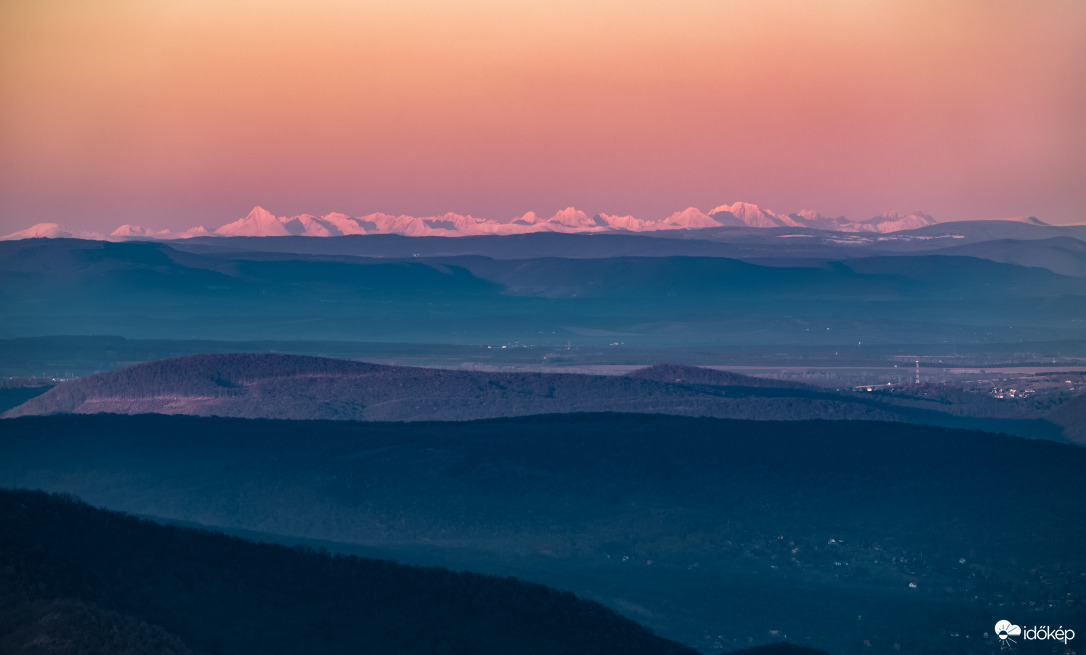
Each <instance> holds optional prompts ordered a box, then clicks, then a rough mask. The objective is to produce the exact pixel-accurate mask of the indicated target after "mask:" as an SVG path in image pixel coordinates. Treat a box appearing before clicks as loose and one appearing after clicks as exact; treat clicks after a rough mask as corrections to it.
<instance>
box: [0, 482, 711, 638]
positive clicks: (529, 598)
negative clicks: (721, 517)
mask: <svg viewBox="0 0 1086 655" xmlns="http://www.w3.org/2000/svg"><path fill="white" fill-rule="evenodd" d="M0 651H3V652H5V653H12V654H15V653H19V654H24V653H25V654H29V653H46V652H49V653H56V652H61V653H83V654H86V653H101V654H102V655H106V654H107V653H109V654H115V653H151V652H157V653H166V652H174V653H178V654H179V655H181V654H183V653H189V652H195V653H206V654H208V655H210V654H213V653H223V654H226V653H229V654H231V655H244V654H246V653H252V654H253V655H272V654H275V653H283V654H287V653H291V654H294V653H312V654H314V655H317V654H321V653H352V654H353V653H373V654H382V653H388V654H390V655H391V654H393V653H395V654H397V655H399V654H410V653H420V654H422V653H433V654H445V653H449V654H452V653H458V654H464V655H467V654H470V653H479V654H480V655H484V654H485V655H491V654H497V653H510V654H513V653H518V654H520V653H527V654H532V653H538V654H539V655H560V654H567V655H581V654H583V653H600V654H604V653H614V654H615V655H694V651H692V650H691V649H689V648H686V647H683V646H680V645H679V644H676V643H674V642H669V641H667V640H664V639H661V638H659V637H655V636H653V635H652V634H651V633H649V632H648V631H647V630H645V629H644V628H642V627H641V626H638V625H637V624H635V623H634V622H632V621H630V620H628V619H624V618H622V617H620V616H618V615H616V614H615V613H613V612H611V611H610V610H607V609H605V608H604V607H603V606H601V605H599V604H597V603H593V602H589V601H584V600H580V599H578V598H576V597H574V596H573V595H572V594H570V593H566V592H560V591H555V590H553V589H548V588H546V587H543V586H540V585H533V584H526V583H523V582H520V581H517V580H514V579H512V578H496V577H490V576H484V575H479V574H471V573H454V572H451V571H447V570H442V569H436V568H414V567H407V566H402V565H398V564H395V563H392V562H387V561H380V560H369V559H360V558H357V557H352V556H346V557H344V556H338V555H337V556H332V555H329V554H327V553H317V552H313V551H302V550H297V549H289V548H286V547H283V546H277V545H269V544H255V543H250V542H246V541H243V540H240V539H237V538H232V537H227V536H225V535H221V534H215V533H210V532H200V531H194V530H189V529H182V528H178V527H173V526H162V525H158V524H155V523H151V522H149V521H143V520H140V519H137V518H134V517H131V516H125V515H122V514H117V513H114V512H108V511H104V510H100V509H94V508H92V507H90V506H88V505H85V504H82V503H79V502H76V501H74V500H71V499H68V498H62V497H57V496H49V495H47V494H44V493H40V492H30V491H10V490H0Z"/></svg>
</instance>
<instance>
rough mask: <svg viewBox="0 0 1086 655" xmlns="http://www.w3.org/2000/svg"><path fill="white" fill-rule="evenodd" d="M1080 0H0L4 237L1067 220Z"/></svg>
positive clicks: (1082, 127)
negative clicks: (527, 219) (800, 214)
mask: <svg viewBox="0 0 1086 655" xmlns="http://www.w3.org/2000/svg"><path fill="white" fill-rule="evenodd" d="M1084 82H1086V2H1081V1H1080V0H1051V1H1050V0H1032V1H1023V2H999V1H980V0H978V1H976V2H973V1H962V2H955V1H953V0H949V1H935V0H931V1H915V2H910V1H908V0H894V1H879V0H852V1H845V0H840V1H824V2H812V1H809V0H671V1H670V2H646V1H638V0H623V1H621V2H620V1H617V0H615V1H612V0H581V1H580V2H575V1H571V0H545V1H539V2H535V1H532V0H529V1H523V0H466V1H460V2H436V1H434V0H428V1H423V0H419V1H410V0H407V1H405V0H395V1H394V0H387V1H386V0H373V1H368V2H359V1H348V0H325V1H313V0H311V1H310V2H305V3H303V2H288V1H284V0H271V1H269V0H262V1H259V2H258V1H252V2H229V1H223V0H220V1H213V0H188V1H186V2H183V3H172V2H171V3H166V2H147V1H146V0H95V1H94V2H86V1H85V0H7V1H6V2H3V3H0V233H4V232H7V231H13V230H16V229H21V228H23V227H26V226H28V225H30V224H32V223H36V222H42V221H52V222H60V223H64V224H66V225H68V226H69V227H74V228H83V229H99V230H101V229H112V228H113V227H115V226H116V225H118V224H120V223H129V222H131V223H139V224H142V225H145V226H148V227H155V228H175V229H180V228H185V227H189V226H191V225H194V224H199V223H203V224H208V225H210V226H213V227H214V226H217V225H219V224H221V223H224V222H226V221H229V220H233V219H235V218H237V217H240V216H242V215H244V214H245V213H247V211H248V210H249V209H250V208H251V207H252V206H253V205H255V204H260V205H263V206H265V207H267V208H268V209H270V210H271V211H273V212H275V213H277V214H280V215H285V214H296V213H302V212H311V213H318V214H319V213H326V212H329V211H343V212H346V213H348V214H355V215H360V214H365V213H369V212H373V211H385V212H389V213H410V214H431V213H435V212H444V211H457V212H461V213H472V214H474V215H476V216H485V217H492V218H502V217H507V216H512V215H515V214H520V213H522V212H524V211H527V210H535V211H536V212H538V213H541V214H549V213H550V212H553V211H555V210H556V209H559V208H561V207H565V206H567V205H576V206H577V207H579V208H581V209H583V210H585V211H588V212H589V213H594V212H600V211H606V212H609V213H617V214H626V213H632V214H634V215H637V216H642V217H646V218H655V217H659V216H663V215H665V214H668V213H670V212H672V211H674V210H677V209H682V208H685V207H686V206H689V205H693V206H697V207H699V208H701V209H710V208H712V207H714V206H716V205H718V204H722V203H725V202H732V201H735V200H744V201H748V202H755V203H758V204H761V205H763V206H765V207H767V208H770V209H773V210H776V211H782V212H789V211H796V210H799V209H803V208H813V209H817V210H819V211H822V212H823V213H826V214H832V215H838V214H844V215H847V216H849V217H852V218H856V219H860V218H866V217H869V216H871V215H874V214H877V213H880V212H882V211H884V210H887V209H896V210H902V211H906V210H913V209H920V210H924V211H927V212H928V213H931V214H933V215H934V216H935V217H936V218H939V219H959V218H996V217H1008V216H1017V215H1036V216H1039V217H1041V218H1043V219H1045V220H1048V221H1050V222H1056V223H1069V222H1086V211H1084V209H1083V208H1086V120H1084V119H1083V116H1086V83H1084Z"/></svg>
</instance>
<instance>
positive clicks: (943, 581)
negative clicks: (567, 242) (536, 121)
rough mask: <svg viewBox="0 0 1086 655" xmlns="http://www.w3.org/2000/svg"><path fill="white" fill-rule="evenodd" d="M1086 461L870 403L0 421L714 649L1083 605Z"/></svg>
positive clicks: (1045, 613)
mask: <svg viewBox="0 0 1086 655" xmlns="http://www.w3.org/2000/svg"><path fill="white" fill-rule="evenodd" d="M1083 470H1086V450H1084V449H1081V448H1078V447H1073V446H1068V445H1062V444H1056V443H1051V442H1045V441H1031V440H1024V439H1017V438H1012V437H1007V436H1001V435H994V434H986V433H980V432H966V431H959V430H946V429H938V428H929V427H921V426H915V425H906V424H889V423H870V422H823V421H813V422H792V423H789V422H763V421H752V422H744V421H723V420H714V419H692V418H682V417H668V416H651V415H648V416H647V415H569V416H537V417H529V418H519V419H501V420H489V421H478V422H469V423H426V422H417V423H399V424H389V423H352V422H345V421H338V422H336V421H331V422H321V421H304V422H292V421H266V420H239V419H221V418H196V417H184V416H154V415H147V416H112V415H98V416H54V417H26V418H18V419H10V420H5V421H3V422H0V484H3V485H6V486H20V487H31V488H42V489H47V490H52V491H63V492H68V493H74V494H77V495H79V496H81V497H83V498H86V499H87V500H88V501H90V502H92V503H95V504H99V505H102V506H105V507H109V508H111V509H119V510H124V511H129V512H134V513H139V514H143V515H149V516H158V517H163V518H167V519H176V520H181V521H189V522H194V523H200V524H204V525H209V526H221V527H223V528H229V529H238V530H250V531H258V532H263V533H272V534H277V535H283V536H288V537H296V538H304V539H318V540H326V541H328V542H338V543H340V544H345V545H350V546H352V547H358V548H369V549H374V550H376V551H380V553H381V554H382V556H388V557H395V558H397V559H401V561H412V562H417V563H427V564H439V565H442V566H447V567H452V568H457V569H467V570H479V571H485V572H490V573H498V574H502V575H514V574H515V575H516V576H517V577H521V578H524V579H528V580H532V581H535V582H543V583H546V584H549V585H551V586H556V587H560V588H564V589H569V590H571V591H573V592H575V593H577V594H578V595H581V596H584V597H587V598H591V599H593V600H598V601H600V602H603V603H604V604H606V605H608V606H609V607H611V608H613V609H617V610H619V611H621V612H622V613H624V614H626V615H628V616H630V617H632V618H635V619H636V620H638V621H640V622H642V623H644V624H646V625H648V626H650V627H651V628H652V629H654V630H655V631H656V632H657V633H658V634H661V635H664V636H667V637H669V638H673V639H677V640H680V641H682V642H684V643H687V644H690V645H693V646H696V647H698V648H700V649H702V650H706V651H713V650H714V649H718V648H725V649H736V648H739V647H742V646H745V645H747V644H748V643H753V644H758V643H766V642H770V641H774V640H776V639H779V638H781V637H783V636H785V635H787V638H788V639H789V640H792V641H795V642H798V643H801V644H807V645H811V646H816V647H820V648H824V649H827V650H831V651H834V652H841V653H846V652H847V653H851V652H867V650H866V649H867V648H868V647H867V646H864V642H870V643H871V644H873V645H872V646H871V648H873V649H875V651H879V652H882V651H890V650H891V649H893V650H895V652H903V653H923V652H930V653H988V652H989V649H988V645H989V644H987V642H984V641H983V637H982V635H983V633H984V632H985V631H990V630H991V626H992V625H994V622H995V621H996V620H999V619H1001V618H1006V617H1007V615H1009V616H1011V617H1012V618H1014V617H1018V616H1026V617H1034V616H1036V617H1039V618H1038V621H1040V620H1041V617H1043V620H1044V621H1046V622H1051V623H1053V624H1057V622H1062V624H1063V625H1072V626H1077V625H1082V624H1084V623H1086V613H1084V612H1083V607H1082V604H1081V599H1082V598H1083V597H1084V595H1086V587H1083V585H1084V581H1086V559H1084V552H1083V550H1082V548H1081V544H1082V543H1083V542H1084V540H1086V532H1084V531H1086V503H1083V501H1082V499H1083V498H1086V476H1083V475H1082V471H1083ZM857 616H862V617H863V618H862V620H859V621H858V620H857V619H856V617H857ZM917 625H923V626H924V630H922V631H918V630H916V629H915V626H917ZM967 635H968V636H967ZM748 640H750V641H748Z"/></svg>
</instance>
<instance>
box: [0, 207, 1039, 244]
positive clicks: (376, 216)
mask: <svg viewBox="0 0 1086 655" xmlns="http://www.w3.org/2000/svg"><path fill="white" fill-rule="evenodd" d="M1005 220H1010V221H1017V222H1022V223H1030V224H1034V225H1047V224H1046V223H1044V222H1043V221H1040V220H1038V219H1037V218H1035V217H1033V216H1028V217H1019V218H1010V219H1005ZM936 222H937V221H936V220H935V219H934V218H932V217H931V215H929V214H926V213H924V212H921V211H913V212H910V213H907V214H903V213H900V212H896V211H888V212H885V213H883V214H880V215H878V216H875V217H873V218H869V219H867V220H863V221H851V220H849V219H847V218H845V217H843V216H838V217H831V216H826V215H823V214H821V213H819V212H817V211H814V210H812V209H803V210H800V211H797V212H793V213H790V214H783V213H776V212H773V211H770V210H768V209H763V208H762V207H759V206H758V205H756V204H753V203H749V202H733V203H731V204H725V205H718V206H716V207H714V208H713V209H712V210H711V211H710V212H709V213H705V212H703V211H701V210H700V209H698V208H697V207H687V208H686V209H684V210H682V211H677V212H675V213H673V214H671V215H670V216H667V217H665V218H650V219H645V218H637V217H634V216H629V215H626V216H619V215H616V214H606V213H598V214H594V215H591V216H589V215H588V214H587V213H586V212H584V211H581V210H580V209H577V208H576V207H573V206H570V207H566V208H565V209H562V210H561V211H558V212H556V213H555V214H554V215H553V216H551V217H550V218H544V217H541V216H539V215H537V214H536V213H535V212H531V211H529V212H526V213H524V214H522V215H520V216H517V217H514V218H508V219H503V220H491V219H485V218H477V217H475V216H471V215H470V214H458V213H455V212H446V213H444V214H437V215H433V216H408V215H392V214H385V213H381V212H377V213H373V214H367V215H365V216H359V217H353V216H348V215H347V214H343V213H340V212H331V213H328V214H325V215H324V216H314V215H312V214H300V215H298V216H291V217H281V216H276V215H275V214H273V213H271V212H270V211H268V210H266V209H264V208H263V207H260V206H259V205H258V206H256V207H253V209H252V211H250V212H249V213H248V214H247V215H246V216H245V217H244V218H239V219H238V220H236V221H233V222H231V223H227V224H225V225H223V226H221V227H219V228H218V229H216V230H214V231H209V230H208V229H207V228H205V227H202V226H200V227H194V228H190V229H188V230H185V231H183V232H173V231H170V230H152V229H149V228H146V227H142V226H140V225H134V224H128V225H122V226H120V227H118V228H117V229H116V230H114V231H113V232H112V233H111V234H110V235H109V236H108V237H105V238H107V239H116V240H124V239H185V238H192V237H201V236H203V237H210V236H247V237H281V236H307V237H330V236H345V235H358V234H401V235H405V236H469V235H502V234H525V233H529V232H616V231H620V232H656V231H661V230H698V229H704V228H717V227H741V228H798V229H812V230H825V231H833V232H876V233H889V232H899V231H903V230H914V229H918V228H922V227H927V226H929V225H933V224H935V223H936ZM36 237H47V238H82V239H101V238H103V237H102V236H100V235H98V234H94V233H89V232H77V231H73V230H69V229H67V228H65V227H63V226H61V225H58V224H57V223H39V224H37V225H34V226H33V227H30V228H27V229H25V230H21V231H19V232H14V233H12V234H9V235H7V236H6V237H0V239H31V238H36Z"/></svg>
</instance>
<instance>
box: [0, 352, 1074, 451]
mask: <svg viewBox="0 0 1086 655" xmlns="http://www.w3.org/2000/svg"><path fill="white" fill-rule="evenodd" d="M967 396H968V395H963V396H962V398H963V399H965V400H969V398H968V397H967ZM1008 411H1009V410H1008V409H1006V406H1004V405H1001V404H1000V403H997V402H994V401H992V400H990V399H987V398H983V397H977V398H975V399H972V402H969V403H967V402H964V401H963V402H959V403H958V404H957V405H950V406H948V405H947V404H945V403H942V402H938V401H933V400H931V399H923V398H911V397H909V396H908V395H906V394H899V395H895V396H885V395H883V396H880V397H872V396H871V395H870V394H861V393H850V392H833V391H828V390H823V389H818V388H815V387H809V386H805V385H801V384H796V383H786V382H781V381H777V380H771V379H765V378H757V377H751V376H745V375H739V374H736V373H730V372H725V371H715V370H712V369H705V368H698V367H690V366H674V365H659V366H655V367H649V368H645V369H641V370H637V371H634V372H632V373H630V374H628V375H623V376H615V375H582V374H571V373H500V372H483V371H460V370H447V369H434V368H420V367H411V366H387V365H380V364H369V363H365V362H353V361H347V360H337V359H329V358H321V357H304V356H297V355H272V354H267V355H265V354H209V355H193V356H189V357H179V358H171V359H164V360H158V361H153V362H145V363H142V364H136V365H134V366H130V367H127V368H124V369H120V370H116V371H108V372H105V373H98V374H95V375H91V376H87V377H84V378H79V379H76V380H72V381H69V382H65V383H62V384H59V385H57V386H56V387H54V388H52V389H50V390H48V391H46V392H45V393H43V394H41V395H37V396H35V397H33V398H30V399H29V400H27V401H26V402H24V403H23V404H21V405H19V406H18V407H15V408H13V409H10V410H8V411H7V412H5V413H4V414H3V416H5V417H7V418H13V417H19V416H32V415H48V414H58V413H66V414H69V413H74V414H96V413H112V414H144V413H157V414H186V415H193V416H230V417H236V418H275V419H294V420H299V419H336V420H351V421H360V420H364V421H420V420H458V421H462V420H475V419H481V418H497V417H503V416H526V415H531V414H553V413H572V412H641V413H650V414H652V413H656V414H674V415H682V416H712V417H717V418H738V419H757V420H762V419H774V420H810V419H830V420H884V421H905V422H912V423H924V424H931V425H943V426H957V427H986V428H989V429H996V430H1002V431H1005V432H1010V433H1014V434H1022V435H1025V436H1034V437H1047V438H1055V439H1059V438H1060V436H1059V435H1060V429H1059V428H1058V427H1056V426H1055V425H1053V424H1050V423H1047V422H1045V421H1044V420H1042V419H1041V417H1040V416H1036V417H1033V416H1021V415H1018V414H1015V413H1009V414H1008V413H1007V412H1008Z"/></svg>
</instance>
